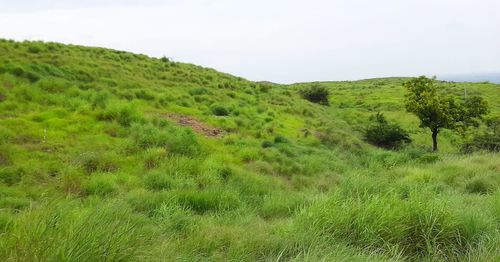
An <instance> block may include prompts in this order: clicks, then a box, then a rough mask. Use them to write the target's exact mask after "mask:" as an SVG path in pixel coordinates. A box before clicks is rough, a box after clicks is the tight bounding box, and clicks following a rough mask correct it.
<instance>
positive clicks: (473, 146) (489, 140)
mask: <svg viewBox="0 0 500 262" xmlns="http://www.w3.org/2000/svg"><path fill="white" fill-rule="evenodd" d="M479 150H486V151H491V152H500V117H496V118H490V119H488V120H486V130H485V131H484V132H482V133H479V134H476V135H474V136H473V138H472V139H471V140H470V141H467V142H465V143H464V144H463V145H462V151H463V152H466V153H471V152H474V151H479Z"/></svg>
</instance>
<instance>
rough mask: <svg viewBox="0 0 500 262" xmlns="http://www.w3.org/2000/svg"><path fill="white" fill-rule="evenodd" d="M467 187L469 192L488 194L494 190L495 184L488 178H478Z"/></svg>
mask: <svg viewBox="0 0 500 262" xmlns="http://www.w3.org/2000/svg"><path fill="white" fill-rule="evenodd" d="M465 189H466V190H467V192H469V193H475V194H487V193H490V192H492V191H493V190H494V186H493V185H492V184H491V183H490V182H488V181H487V180H485V179H481V178H478V179H474V180H473V181H470V182H469V183H467V185H466V186H465Z"/></svg>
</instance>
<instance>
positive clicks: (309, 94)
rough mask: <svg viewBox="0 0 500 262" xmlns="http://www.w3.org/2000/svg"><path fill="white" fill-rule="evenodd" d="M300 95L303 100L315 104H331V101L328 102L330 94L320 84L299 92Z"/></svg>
mask: <svg viewBox="0 0 500 262" xmlns="http://www.w3.org/2000/svg"><path fill="white" fill-rule="evenodd" d="M299 94H300V95H301V96H302V98H304V99H306V100H308V101H310V102H313V103H317V104H320V105H325V106H327V105H329V104H330V101H329V100H328V96H329V95H330V92H329V91H328V89H327V88H326V87H324V86H321V85H318V84H316V85H313V86H310V87H307V88H303V89H301V90H299Z"/></svg>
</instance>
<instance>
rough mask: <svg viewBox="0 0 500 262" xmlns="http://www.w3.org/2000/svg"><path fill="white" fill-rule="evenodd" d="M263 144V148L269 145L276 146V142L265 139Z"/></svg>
mask: <svg viewBox="0 0 500 262" xmlns="http://www.w3.org/2000/svg"><path fill="white" fill-rule="evenodd" d="M261 146H262V148H268V147H272V146H274V144H273V142H271V141H267V140H265V141H263V142H262V144H261Z"/></svg>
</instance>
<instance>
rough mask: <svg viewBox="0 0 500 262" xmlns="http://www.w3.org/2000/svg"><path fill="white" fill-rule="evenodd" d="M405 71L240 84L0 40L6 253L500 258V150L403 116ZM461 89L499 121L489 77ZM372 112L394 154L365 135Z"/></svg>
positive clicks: (171, 65) (100, 52)
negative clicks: (318, 87)
mask: <svg viewBox="0 0 500 262" xmlns="http://www.w3.org/2000/svg"><path fill="white" fill-rule="evenodd" d="M405 80H406V79H403V78H384V79H370V80H361V81H353V82H325V83H321V84H322V85H323V86H326V87H327V88H328V89H329V90H330V93H331V95H330V102H331V104H330V105H329V106H322V105H318V104H314V103H311V102H309V101H306V100H304V99H302V98H301V97H300V95H299V94H298V90H300V89H301V88H303V87H307V86H310V85H311V83H299V84H294V85H277V84H272V83H268V82H251V81H247V80H245V79H242V78H239V77H234V76H231V75H228V74H224V73H220V72H217V71H215V70H213V69H208V68H203V67H200V66H195V65H191V64H185V63H179V62H173V61H169V60H168V59H166V58H162V59H156V58H150V57H147V56H144V55H137V54H132V53H127V52H121V51H115V50H109V49H103V48H90V47H82V46H73V45H62V44H57V43H41V42H22V43H21V42H13V41H7V40H1V41H0V260H2V261H171V260H186V261H192V260H204V261H205V260H208V261H231V260H233V261H256V260H262V261H289V260H292V261H318V260H327V261H337V260H345V261H367V260H370V261H372V260H373V261H377V260H380V261H386V260H396V261H405V260H464V261H465V260H467V261H469V260H472V261H498V260H500V251H499V248H498V247H499V246H500V233H499V229H500V190H499V188H500V156H499V155H498V153H485V152H483V153H474V154H462V153H460V152H459V147H460V144H461V142H462V140H463V138H462V137H461V136H459V135H457V134H454V133H452V132H451V131H446V130H445V131H443V132H442V133H441V134H440V137H439V139H440V146H441V147H440V149H441V150H440V152H439V153H432V152H430V147H431V138H430V133H429V132H428V130H425V129H420V128H419V127H418V119H417V118H416V117H415V116H413V115H411V114H409V113H406V112H405V110H404V104H403V99H404V93H405V90H404V89H403V87H402V83H403V82H404V81H405ZM448 85H449V86H450V89H451V90H452V91H453V92H456V93H457V95H460V94H462V92H463V91H462V90H463V87H464V86H466V87H467V91H468V93H469V94H480V95H482V96H483V97H484V98H485V99H486V100H487V101H488V102H489V106H490V115H497V116H498V115H500V100H499V99H498V97H499V96H500V85H496V84H491V83H463V84H462V83H459V84H456V83H455V84H451V83H450V84H448ZM379 111H380V112H383V113H384V114H385V115H386V116H387V118H388V119H389V120H390V121H391V122H397V123H399V124H401V125H402V126H403V127H404V128H405V129H407V130H409V132H410V136H411V138H412V139H413V141H414V142H413V143H412V144H411V145H409V146H407V147H405V148H404V149H401V150H398V151H392V150H384V149H380V148H376V147H374V146H372V145H370V144H368V143H366V142H365V141H364V140H363V131H364V130H365V128H366V126H367V125H368V124H369V117H370V115H372V114H374V113H376V112H379Z"/></svg>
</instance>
